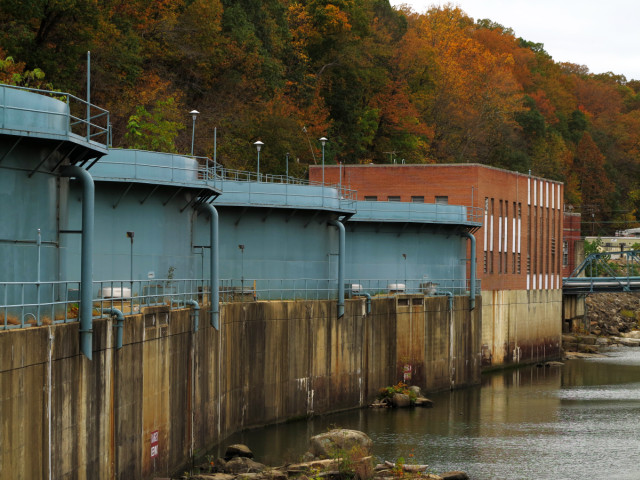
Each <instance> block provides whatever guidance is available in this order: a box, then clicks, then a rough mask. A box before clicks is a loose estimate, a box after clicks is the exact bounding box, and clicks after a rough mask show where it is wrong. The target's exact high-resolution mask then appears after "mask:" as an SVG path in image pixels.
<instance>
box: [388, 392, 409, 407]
mask: <svg viewBox="0 0 640 480" xmlns="http://www.w3.org/2000/svg"><path fill="white" fill-rule="evenodd" d="M391 403H392V405H393V406H394V407H397V408H404V407H410V406H411V397H409V395H406V394H404V393H394V394H393V398H392V399H391Z"/></svg>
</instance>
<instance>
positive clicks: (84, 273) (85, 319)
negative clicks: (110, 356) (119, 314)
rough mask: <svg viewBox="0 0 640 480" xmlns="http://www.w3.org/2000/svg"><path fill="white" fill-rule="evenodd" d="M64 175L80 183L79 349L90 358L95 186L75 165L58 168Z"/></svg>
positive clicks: (85, 173)
mask: <svg viewBox="0 0 640 480" xmlns="http://www.w3.org/2000/svg"><path fill="white" fill-rule="evenodd" d="M60 174H61V175H62V176H64V177H73V178H76V179H78V180H80V183H81V184H82V250H81V259H80V351H81V352H82V353H83V354H84V355H85V356H86V357H87V358H88V359H89V360H91V358H92V338H93V330H92V324H93V322H92V311H93V305H92V302H93V300H92V298H91V297H92V293H93V285H92V282H93V278H92V277H93V213H94V200H95V186H94V184H93V178H91V175H90V174H89V172H87V171H86V170H84V169H82V168H80V167H78V166H77V165H67V166H65V167H62V168H61V169H60Z"/></svg>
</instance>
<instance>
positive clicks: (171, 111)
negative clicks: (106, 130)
mask: <svg viewBox="0 0 640 480" xmlns="http://www.w3.org/2000/svg"><path fill="white" fill-rule="evenodd" d="M179 115H180V112H179V110H178V108H177V105H176V102H175V100H174V99H173V98H168V99H167V100H164V101H157V102H156V103H155V105H154V107H153V109H152V111H151V112H149V111H147V109H146V108H145V107H143V106H139V107H137V108H136V113H135V115H131V116H130V117H129V121H128V123H127V134H126V136H125V140H126V142H127V146H128V147H130V148H139V149H143V150H153V151H157V152H168V153H177V148H176V145H175V140H176V137H177V136H178V134H179V133H180V131H181V130H184V128H185V126H184V124H182V123H180V122H178V121H175V120H171V119H172V118H176V117H178V116H179Z"/></svg>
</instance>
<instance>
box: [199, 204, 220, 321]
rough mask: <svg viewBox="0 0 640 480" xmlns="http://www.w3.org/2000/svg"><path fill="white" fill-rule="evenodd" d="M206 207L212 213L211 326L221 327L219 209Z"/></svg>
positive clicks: (209, 205) (207, 205)
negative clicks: (219, 320)
mask: <svg viewBox="0 0 640 480" xmlns="http://www.w3.org/2000/svg"><path fill="white" fill-rule="evenodd" d="M203 207H204V209H205V210H206V211H207V212H209V215H211V222H210V224H209V226H210V237H211V240H210V243H211V255H210V257H211V258H210V268H211V326H212V327H213V328H215V329H216V330H218V329H219V322H218V319H219V317H220V287H219V285H220V271H219V262H218V211H217V210H216V209H215V207H214V206H213V205H211V204H210V203H205V204H204V205H203Z"/></svg>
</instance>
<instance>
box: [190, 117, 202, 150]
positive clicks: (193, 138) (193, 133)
mask: <svg viewBox="0 0 640 480" xmlns="http://www.w3.org/2000/svg"><path fill="white" fill-rule="evenodd" d="M189 113H190V114H191V118H193V127H191V156H192V157H193V142H194V140H195V138H196V118H197V117H198V114H199V113H200V112H199V111H198V110H191V111H190V112H189Z"/></svg>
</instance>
